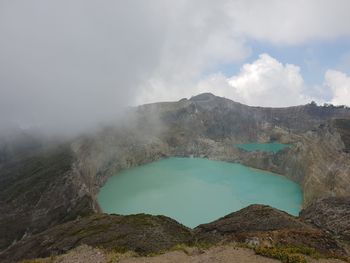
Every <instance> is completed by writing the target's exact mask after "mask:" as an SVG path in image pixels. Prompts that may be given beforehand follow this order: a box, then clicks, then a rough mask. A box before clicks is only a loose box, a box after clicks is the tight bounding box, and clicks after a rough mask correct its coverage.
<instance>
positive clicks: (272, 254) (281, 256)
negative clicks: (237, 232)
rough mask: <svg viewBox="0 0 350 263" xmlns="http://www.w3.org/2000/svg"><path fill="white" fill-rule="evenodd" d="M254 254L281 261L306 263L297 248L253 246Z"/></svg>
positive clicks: (285, 262)
mask: <svg viewBox="0 0 350 263" xmlns="http://www.w3.org/2000/svg"><path fill="white" fill-rule="evenodd" d="M254 251H255V253H256V254H258V255H261V256H265V257H269V258H274V259H278V260H280V261H281V262H283V263H307V261H306V259H305V257H304V256H303V255H300V254H303V253H302V251H303V250H299V249H297V248H289V247H286V248H283V247H256V248H254Z"/></svg>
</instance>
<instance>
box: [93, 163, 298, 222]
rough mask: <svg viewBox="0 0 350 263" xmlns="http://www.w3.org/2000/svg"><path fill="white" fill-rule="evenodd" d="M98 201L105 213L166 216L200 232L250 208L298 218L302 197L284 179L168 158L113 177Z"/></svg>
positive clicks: (243, 168) (226, 165)
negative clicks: (262, 206)
mask: <svg viewBox="0 0 350 263" xmlns="http://www.w3.org/2000/svg"><path fill="white" fill-rule="evenodd" d="M97 200H98V203H99V205H100V207H101V209H102V211H103V212H105V213H115V214H122V215H128V214H136V213H148V214H153V215H166V216H169V217H172V218H174V219H176V220H177V221H179V222H181V223H182V224H184V225H186V226H188V227H195V226H197V225H199V224H202V223H208V222H210V221H213V220H215V219H218V218H220V217H222V216H225V215H227V214H229V213H231V212H234V211H237V210H239V209H241V208H243V207H246V206H248V205H250V204H268V205H270V206H272V207H275V208H278V209H281V210H284V211H286V212H288V213H290V214H292V215H298V213H299V211H300V208H301V202H302V193H301V190H300V187H299V186H298V185H297V184H296V183H294V182H292V181H290V180H288V179H286V178H284V177H282V176H279V175H276V174H273V173H269V172H264V171H260V170H255V169H251V168H249V167H246V166H243V165H240V164H233V163H227V162H219V161H212V160H207V159H200V158H168V159H164V160H160V161H156V162H153V163H149V164H146V165H142V166H139V167H135V168H130V169H126V170H124V171H122V172H120V173H118V174H117V175H114V176H112V177H110V178H109V179H108V181H107V182H106V184H105V185H104V186H103V187H102V188H101V189H100V192H99V194H98V196H97Z"/></svg>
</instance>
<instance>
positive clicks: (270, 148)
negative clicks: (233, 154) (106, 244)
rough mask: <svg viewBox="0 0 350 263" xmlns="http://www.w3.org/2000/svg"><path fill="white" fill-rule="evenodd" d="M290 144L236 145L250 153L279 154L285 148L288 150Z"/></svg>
mask: <svg viewBox="0 0 350 263" xmlns="http://www.w3.org/2000/svg"><path fill="white" fill-rule="evenodd" d="M289 146H290V145H289V144H283V143H276V142H269V143H242V144H236V145H235V147H236V148H239V149H242V150H245V151H248V152H256V151H261V152H272V153H277V152H279V151H280V150H283V149H284V148H288V147H289Z"/></svg>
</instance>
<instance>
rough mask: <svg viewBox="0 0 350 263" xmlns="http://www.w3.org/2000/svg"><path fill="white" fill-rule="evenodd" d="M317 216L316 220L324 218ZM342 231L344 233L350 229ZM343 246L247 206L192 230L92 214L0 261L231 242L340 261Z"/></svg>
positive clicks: (283, 216) (22, 244)
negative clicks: (295, 250)
mask: <svg viewBox="0 0 350 263" xmlns="http://www.w3.org/2000/svg"><path fill="white" fill-rule="evenodd" d="M347 208H349V207H347ZM333 209H337V208H336V207H333ZM339 209H342V208H339ZM305 213H306V214H307V213H310V211H305ZM349 215H350V209H346V214H341V215H339V216H340V217H339V218H336V216H335V215H334V214H332V216H333V219H334V220H341V219H342V218H341V217H343V216H349ZM319 216H320V218H322V217H323V216H324V214H322V215H319ZM346 227H347V229H349V227H350V225H349V224H348V225H347V226H346ZM348 242H350V239H349V238H348V236H347V235H346V234H345V235H339V236H334V235H333V234H332V233H330V232H329V230H328V226H327V225H325V224H321V225H318V226H315V225H312V224H308V223H307V222H305V220H304V218H303V217H301V218H296V217H293V216H290V215H288V214H287V213H285V212H282V211H279V210H277V209H274V208H271V207H269V206H263V205H251V206H249V207H247V208H244V209H242V210H240V211H238V212H234V213H232V214H229V215H227V216H225V217H223V218H220V219H218V220H216V221H214V222H212V223H208V224H204V225H199V226H198V227H196V228H195V229H189V228H187V227H185V226H183V225H181V224H179V223H178V222H176V221H175V220H173V219H171V218H168V217H165V216H151V215H145V214H138V215H130V216H120V215H106V214H95V215H91V216H88V217H84V218H81V219H76V220H74V221H70V222H68V223H65V224H62V225H58V226H55V227H53V228H50V229H48V230H46V231H43V232H41V233H39V234H36V235H33V236H31V237H28V238H25V239H23V240H21V241H19V242H17V243H16V244H14V245H12V246H11V247H9V248H8V249H7V250H5V251H3V252H2V253H1V254H0V260H1V262H4V263H6V262H16V261H18V260H21V259H29V258H39V257H41V258H45V257H49V256H53V255H60V254H63V253H67V252H68V251H69V250H71V249H74V248H77V247H79V246H81V245H88V246H91V247H95V248H96V247H98V248H100V249H102V248H103V249H105V250H107V251H117V252H124V253H125V252H134V254H136V255H154V254H159V253H164V252H165V251H169V250H173V249H174V248H177V247H179V246H180V247H181V246H192V247H200V248H201V247H204V246H206V247H210V246H214V245H222V244H232V243H236V244H241V245H247V246H250V247H261V246H262V247H285V248H288V247H293V248H303V249H308V250H310V249H312V250H313V251H315V253H317V254H319V255H321V256H323V257H335V258H342V259H344V258H347V257H348V255H349V251H348V245H347V244H348Z"/></svg>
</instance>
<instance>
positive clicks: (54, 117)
mask: <svg viewBox="0 0 350 263" xmlns="http://www.w3.org/2000/svg"><path fill="white" fill-rule="evenodd" d="M348 10H350V1H348V0H308V1H304V0H285V1H280V0H264V1H262V0H231V1H228V0H217V1H211V0H177V1H173V0H144V1H137V0H128V1H121V0H104V1H98V0H94V1H93V0H30V1H27V0H0V131H1V129H4V128H7V127H11V126H12V125H15V126H16V125H19V126H20V127H22V128H26V127H39V128H41V129H44V130H47V131H56V132H66V131H74V132H80V131H82V130H84V129H87V128H88V127H91V126H93V125H96V124H97V123H101V122H110V121H113V120H116V119H117V116H118V115H120V114H121V112H122V109H123V108H125V107H128V106H134V105H139V104H144V103H150V102H156V101H172V100H179V99H181V98H184V97H187V98H189V97H191V96H194V95H196V94H198V93H202V92H211V93H213V94H215V95H218V96H223V97H226V98H229V99H232V100H235V101H238V102H241V103H245V104H248V105H252V106H268V107H284V106H293V105H300V104H305V103H309V102H311V101H316V102H317V103H319V104H323V103H332V104H335V105H343V104H345V105H348V106H350V26H349V25H350V16H349V15H348Z"/></svg>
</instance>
